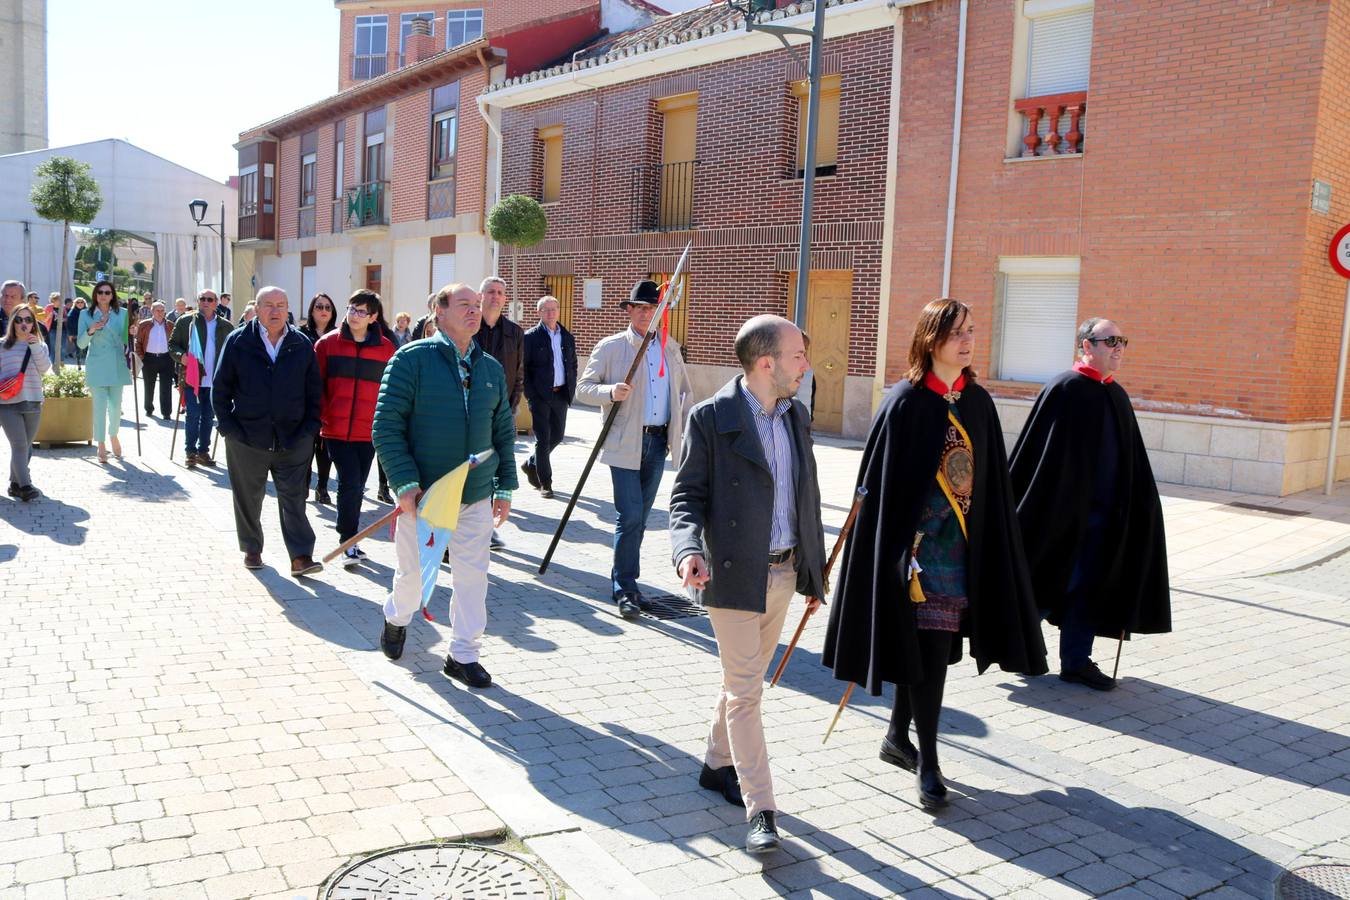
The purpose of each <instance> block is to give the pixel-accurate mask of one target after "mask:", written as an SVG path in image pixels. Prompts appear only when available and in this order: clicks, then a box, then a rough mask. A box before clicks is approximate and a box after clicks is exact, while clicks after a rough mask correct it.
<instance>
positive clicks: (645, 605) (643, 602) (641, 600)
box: [637, 591, 652, 612]
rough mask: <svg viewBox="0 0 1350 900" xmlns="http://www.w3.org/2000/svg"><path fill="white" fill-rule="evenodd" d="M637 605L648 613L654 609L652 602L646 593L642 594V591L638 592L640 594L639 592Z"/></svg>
mask: <svg viewBox="0 0 1350 900" xmlns="http://www.w3.org/2000/svg"><path fill="white" fill-rule="evenodd" d="M637 605H638V608H639V609H641V610H642V611H643V612H647V611H648V610H650V609H651V608H652V601H650V600H648V599H647V595H646V594H644V593H642V591H638V592H637Z"/></svg>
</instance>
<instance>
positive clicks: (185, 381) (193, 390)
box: [169, 288, 233, 469]
mask: <svg viewBox="0 0 1350 900" xmlns="http://www.w3.org/2000/svg"><path fill="white" fill-rule="evenodd" d="M216 304H217V297H216V292H215V291H213V290H211V289H210V288H207V289H206V290H204V291H202V292H201V293H200V294H198V295H197V311H196V312H194V313H191V314H189V315H185V316H183V317H181V318H180V319H179V320H178V321H177V322H175V323H174V326H173V336H172V337H170V338H169V352H170V353H172V354H173V359H174V362H175V363H176V364H177V367H178V384H179V390H181V391H182V393H183V397H184V398H185V400H186V403H187V422H186V423H185V424H184V433H185V440H186V444H185V445H184V447H185V449H186V450H187V460H186V462H187V467H188V468H189V469H191V468H193V467H195V466H198V465H202V466H214V465H215V464H216V461H215V460H214V459H212V458H211V453H210V447H211V426H212V424H213V420H214V417H213V414H212V410H211V402H212V401H211V388H212V387H213V385H214V384H215V377H216V368H217V367H218V366H219V365H220V354H221V353H222V352H223V351H224V350H225V338H227V337H229V336H230V332H231V331H232V330H233V329H232V328H231V326H230V323H229V322H228V321H227V320H225V319H224V318H223V317H221V316H219V315H217V314H216ZM189 370H191V373H192V375H193V377H191V378H190V377H188V376H189Z"/></svg>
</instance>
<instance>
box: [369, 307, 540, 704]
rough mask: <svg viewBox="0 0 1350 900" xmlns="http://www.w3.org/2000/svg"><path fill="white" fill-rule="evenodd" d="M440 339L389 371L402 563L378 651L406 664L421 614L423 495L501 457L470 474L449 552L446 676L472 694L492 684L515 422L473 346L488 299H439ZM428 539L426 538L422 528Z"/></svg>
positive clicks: (418, 346)
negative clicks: (454, 472)
mask: <svg viewBox="0 0 1350 900" xmlns="http://www.w3.org/2000/svg"><path fill="white" fill-rule="evenodd" d="M434 312H435V316H436V327H437V334H436V335H435V337H432V338H428V339H427V340H423V341H413V342H412V343H410V344H406V345H404V346H403V347H401V348H400V349H399V351H398V352H397V353H395V354H394V356H393V358H392V359H391V360H389V365H388V366H386V367H385V370H384V378H383V380H382V381H381V383H380V395H379V399H378V400H377V401H376V403H375V422H374V426H373V428H372V437H373V440H374V443H375V452H376V454H378V455H379V458H380V463H381V465H383V466H384V470H385V472H386V474H388V476H389V486H390V488H391V489H392V490H393V492H394V493H395V494H396V495H397V496H398V506H399V516H398V518H397V519H396V523H397V524H396V526H395V532H394V547H395V551H396V553H397V557H398V564H397V566H396V568H395V570H394V584H393V588H392V590H391V591H390V592H389V597H388V599H387V600H385V603H384V630H383V632H382V633H381V634H380V649H381V650H383V651H384V655H385V656H387V657H389V658H390V659H398V658H399V657H400V656H402V655H403V642H404V639H405V637H406V635H407V628H408V623H409V622H411V621H412V617H413V615H414V614H415V613H416V612H417V610H418V609H419V608H420V607H421V605H422V563H421V546H420V545H421V543H422V542H424V541H425V539H426V535H423V539H422V541H419V539H418V531H419V529H418V524H417V523H418V519H417V500H418V498H419V497H420V496H421V495H422V491H424V490H426V489H427V488H429V487H431V485H432V483H433V482H435V481H436V479H438V478H440V477H441V476H442V475H444V474H446V473H447V472H449V471H450V470H451V469H453V468H455V467H456V466H458V465H459V464H460V463H462V462H464V461H465V460H466V459H468V457H469V454H471V453H477V452H480V451H483V450H487V449H491V450H494V451H496V455H495V456H492V457H490V458H489V459H488V460H487V461H486V463H485V464H484V465H482V466H477V467H475V468H473V469H472V470H470V471H469V476H468V480H467V481H466V482H465V484H464V494H463V505H462V506H461V507H460V512H459V524H458V526H457V527H456V528H455V531H454V533H453V534H452V535H451V536H450V540H449V544H448V546H447V549H448V551H449V554H450V565H451V568H452V570H453V574H452V579H453V581H452V584H453V585H454V596H453V599H452V600H451V603H450V630H451V636H450V653H449V654H448V655H447V656H446V659H445V669H444V671H445V674H446V675H448V676H450V677H451V678H455V679H458V680H459V681H462V682H464V683H465V684H467V685H468V686H469V687H475V688H480V687H487V686H489V685H490V684H492V677H491V676H490V675H488V673H487V670H486V669H484V668H483V666H482V664H481V663H479V661H478V652H479V648H480V646H481V644H482V637H483V631H484V629H485V628H486V627H487V571H488V552H489V550H488V542H489V540H491V538H492V529H493V527H494V526H500V525H502V524H503V523H504V522H505V521H506V517H507V516H508V515H509V514H510V512H511V492H512V491H514V490H515V489H516V470H515V420H514V419H513V417H512V415H511V403H510V396H509V395H510V385H508V384H507V382H506V374H505V373H504V372H503V371H502V367H501V364H500V363H498V362H497V361H496V360H495V359H493V358H492V357H491V356H488V355H487V354H486V353H484V352H483V351H482V349H481V348H479V346H478V345H477V343H475V341H474V335H476V334H477V333H478V326H479V324H480V323H481V322H482V319H483V306H482V299H481V298H480V297H479V295H478V292H477V291H475V290H474V289H473V288H471V287H469V286H468V285H464V284H449V285H446V286H445V287H444V288H442V289H441V290H440V292H439V293H438V294H437V295H436V307H435V310H434ZM422 530H424V531H425V529H422Z"/></svg>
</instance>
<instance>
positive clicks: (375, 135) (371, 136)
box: [361, 106, 384, 182]
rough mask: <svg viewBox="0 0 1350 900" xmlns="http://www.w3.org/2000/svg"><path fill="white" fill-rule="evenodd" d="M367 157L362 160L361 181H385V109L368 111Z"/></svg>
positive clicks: (366, 119)
mask: <svg viewBox="0 0 1350 900" xmlns="http://www.w3.org/2000/svg"><path fill="white" fill-rule="evenodd" d="M365 126H366V127H365V132H366V155H365V158H364V159H363V160H362V168H361V180H362V181H365V182H371V181H383V180H384V107H383V106H381V107H379V108H378V109H372V110H368V111H367V112H366V115H365Z"/></svg>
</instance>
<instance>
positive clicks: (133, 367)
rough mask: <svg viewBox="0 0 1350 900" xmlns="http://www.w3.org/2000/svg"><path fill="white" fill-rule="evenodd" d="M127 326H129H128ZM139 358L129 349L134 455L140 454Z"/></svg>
mask: <svg viewBox="0 0 1350 900" xmlns="http://www.w3.org/2000/svg"><path fill="white" fill-rule="evenodd" d="M128 327H129V326H128ZM138 362H140V359H139V358H138V357H137V356H136V350H135V349H134V348H133V349H132V351H131V394H132V396H131V401H132V403H131V405H132V407H133V408H134V409H135V415H136V455H137V456H140V455H141V398H140V396H139V395H140V393H141V392H140V391H138V390H136V363H138Z"/></svg>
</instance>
